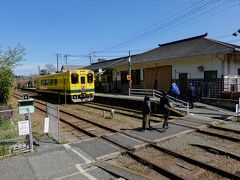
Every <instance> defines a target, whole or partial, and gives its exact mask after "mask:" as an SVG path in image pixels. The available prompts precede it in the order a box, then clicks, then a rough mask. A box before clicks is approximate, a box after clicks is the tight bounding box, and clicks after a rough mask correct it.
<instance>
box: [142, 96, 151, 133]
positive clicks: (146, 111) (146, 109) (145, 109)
mask: <svg viewBox="0 0 240 180" xmlns="http://www.w3.org/2000/svg"><path fill="white" fill-rule="evenodd" d="M150 113H151V102H150V98H149V97H148V96H145V97H144V102H143V105H142V115H143V122H142V131H146V129H147V128H148V129H150V128H151V127H150V121H149V117H150Z"/></svg>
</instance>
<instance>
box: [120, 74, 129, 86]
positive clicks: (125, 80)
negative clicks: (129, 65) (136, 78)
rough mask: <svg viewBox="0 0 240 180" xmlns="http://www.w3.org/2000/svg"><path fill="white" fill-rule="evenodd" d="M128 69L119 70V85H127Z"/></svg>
mask: <svg viewBox="0 0 240 180" xmlns="http://www.w3.org/2000/svg"><path fill="white" fill-rule="evenodd" d="M127 75H128V71H121V85H128V84H129V82H128V80H127Z"/></svg>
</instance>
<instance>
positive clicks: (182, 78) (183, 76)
mask: <svg viewBox="0 0 240 180" xmlns="http://www.w3.org/2000/svg"><path fill="white" fill-rule="evenodd" d="M179 89H180V92H181V95H183V96H186V95H187V73H180V74H179Z"/></svg>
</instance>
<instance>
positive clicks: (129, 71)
mask: <svg viewBox="0 0 240 180" xmlns="http://www.w3.org/2000/svg"><path fill="white" fill-rule="evenodd" d="M131 71H132V68H131V52H130V51H129V52H128V76H127V80H129V91H128V95H129V96H130V91H131V89H132V74H131Z"/></svg>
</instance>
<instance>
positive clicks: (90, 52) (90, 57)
mask: <svg viewBox="0 0 240 180" xmlns="http://www.w3.org/2000/svg"><path fill="white" fill-rule="evenodd" d="M89 62H90V65H91V64H92V51H91V50H90V51H89Z"/></svg>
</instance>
